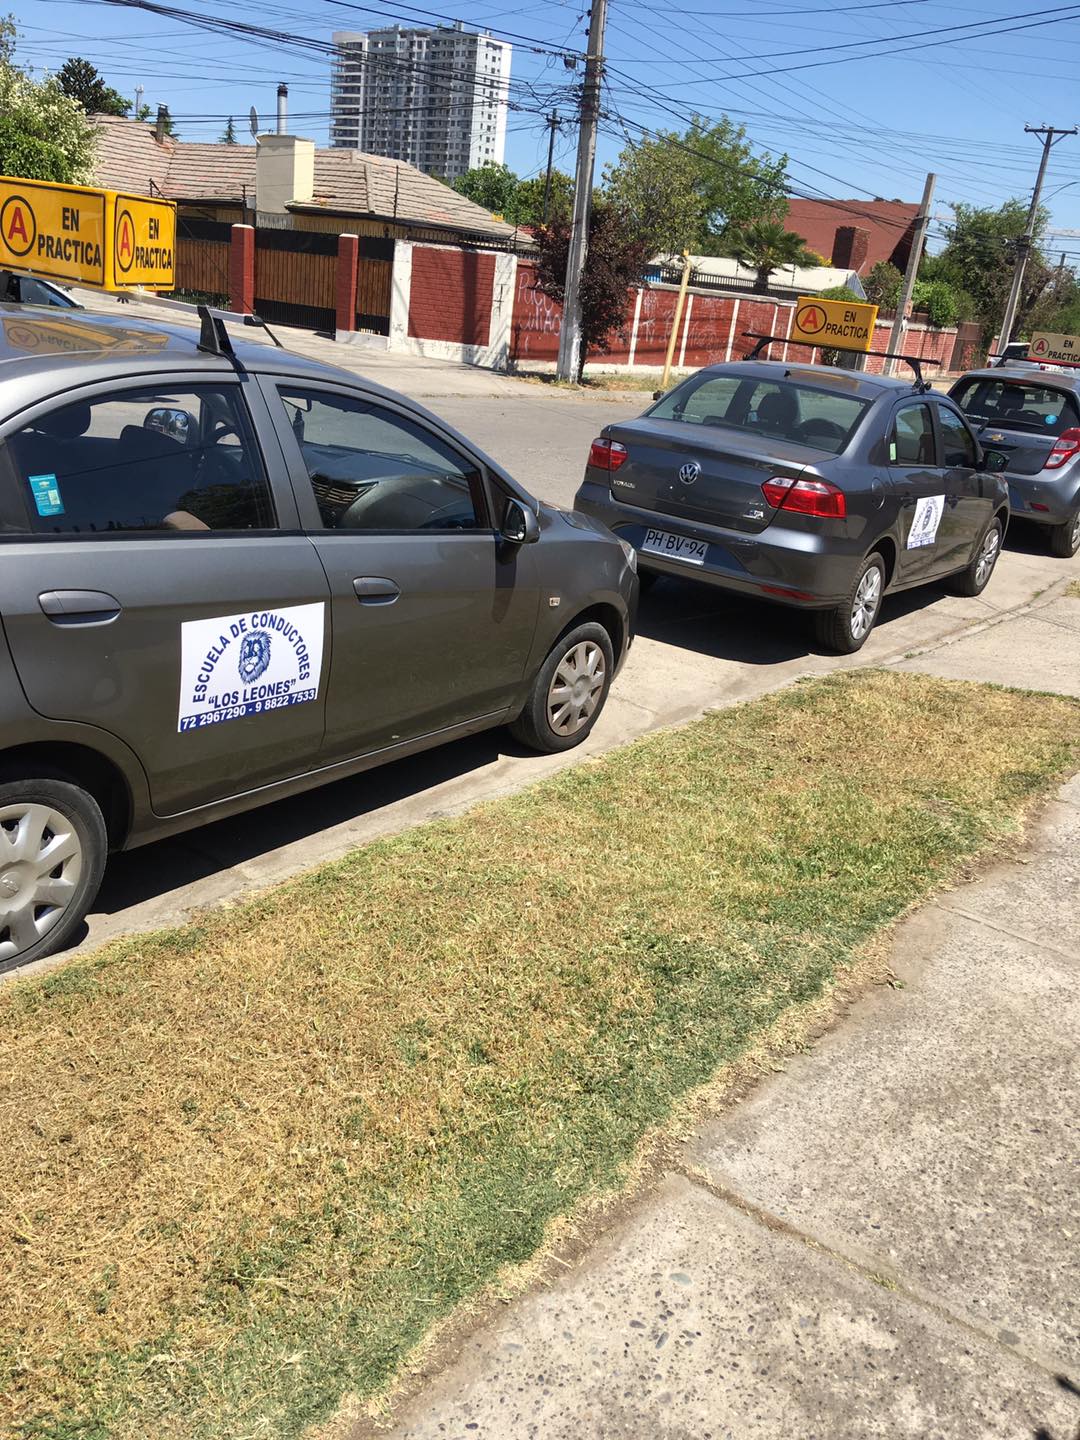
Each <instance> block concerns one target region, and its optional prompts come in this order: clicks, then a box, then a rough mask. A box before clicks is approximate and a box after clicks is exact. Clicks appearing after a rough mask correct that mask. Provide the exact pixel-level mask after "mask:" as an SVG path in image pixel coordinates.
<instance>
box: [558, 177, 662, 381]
mask: <svg viewBox="0 0 1080 1440" xmlns="http://www.w3.org/2000/svg"><path fill="white" fill-rule="evenodd" d="M537 246H538V250H539V254H538V256H537V262H536V274H537V281H538V283H539V286H540V289H541V290H542V291H543V292H544V294H545V295H548V296H550V297H551V299H552V300H555V301H557V302H558V304H560V305H561V304H562V303H563V298H564V285H565V281H566V260H567V255H568V253H569V249H570V225H569V223H568V222H567V221H564V220H559V221H556V223H555V224H553V225H549V226H547V227H546V228H545V229H541V230H540V231H539V233H538V235H537ZM648 255H649V251H648V247H647V246H646V245H645V243H644V241H643V239H642V237H641V236H639V235H638V234H637V233H636V232H635V230H634V227H633V225H631V224H630V223H629V221H628V217H627V216H626V215H624V214H623V213H622V212H621V211H620V210H619V209H618V208H617V207H616V206H615V205H613V204H611V203H610V201H606V200H603V199H600V200H597V201H596V202H595V203H594V204H593V208H592V214H591V216H590V218H589V243H588V252H587V255H586V260H585V273H584V276H583V278H582V284H581V333H582V346H581V361H580V364H579V366H578V373H577V379H578V381H579V382H580V380H581V372H582V370H583V369H584V367H585V358H586V355H587V353H588V352H589V351H590V350H591V351H593V352H594V353H595V352H596V351H601V352H603V353H606V352H607V351H608V350H610V349H611V341H612V337H613V336H616V335H618V334H620V333H621V332H622V331H623V329H624V327H625V325H626V310H627V300H628V298H629V295H630V290H631V287H632V286H634V285H636V284H638V282H639V281H640V279H641V272H642V269H643V268H644V265H645V261H646V260H647V259H648Z"/></svg>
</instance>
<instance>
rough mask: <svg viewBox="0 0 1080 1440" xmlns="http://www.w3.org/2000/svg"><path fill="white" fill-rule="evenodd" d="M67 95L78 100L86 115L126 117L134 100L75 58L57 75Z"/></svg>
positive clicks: (63, 66) (64, 65)
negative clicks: (127, 97)
mask: <svg viewBox="0 0 1080 1440" xmlns="http://www.w3.org/2000/svg"><path fill="white" fill-rule="evenodd" d="M56 79H57V82H58V83H59V86H60V89H61V90H62V91H63V92H64V94H65V95H68V96H70V97H71V99H72V100H77V101H78V102H79V104H80V105H81V106H82V108H83V109H84V110H85V111H86V113H87V115H126V114H127V112H128V111H129V110H130V109H131V101H130V100H125V99H124V97H123V95H121V94H120V93H119V92H118V91H116V90H113V89H112V87H111V86H109V85H106V84H105V81H104V79H103V78H102V76H101V74H100V72H99V71H98V69H97V68H96V66H94V65H91V63H90V61H89V60H83V59H80V58H79V57H78V56H75V55H73V56H72V57H71V59H70V60H65V61H64V63H63V65H61V67H60V70H59V72H58V73H57V76H56Z"/></svg>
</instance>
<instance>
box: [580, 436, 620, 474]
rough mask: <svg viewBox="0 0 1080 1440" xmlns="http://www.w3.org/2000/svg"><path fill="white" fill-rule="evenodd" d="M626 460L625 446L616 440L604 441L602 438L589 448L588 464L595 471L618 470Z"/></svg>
mask: <svg viewBox="0 0 1080 1440" xmlns="http://www.w3.org/2000/svg"><path fill="white" fill-rule="evenodd" d="M625 459H626V446H625V445H620V444H619V442H618V440H605V439H604V438H603V437H602V436H601V438H600V439H599V440H594V441H593V442H592V445H591V446H590V447H589V464H590V465H594V466H595V467H596V469H597V470H618V468H619V466H620V465H621V464H622V463H623V461H624V460H625Z"/></svg>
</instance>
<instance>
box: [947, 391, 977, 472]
mask: <svg viewBox="0 0 1080 1440" xmlns="http://www.w3.org/2000/svg"><path fill="white" fill-rule="evenodd" d="M938 421H939V423H940V425H941V463H942V464H943V465H969V466H970V465H974V464H975V441H974V440H973V439H972V438H971V431H970V430H969V429H968V428H967V426H966V425H965V424H964V422H963V421H962V420H961V419H960V417H959V415H957V413H956V411H955V410H950V409H949V408H948V407H947V406H945V405H939V406H938Z"/></svg>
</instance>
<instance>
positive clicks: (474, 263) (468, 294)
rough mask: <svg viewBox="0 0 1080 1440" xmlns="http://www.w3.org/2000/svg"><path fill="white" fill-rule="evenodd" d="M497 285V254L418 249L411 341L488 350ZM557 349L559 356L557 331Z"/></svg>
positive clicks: (411, 298) (411, 302) (414, 262)
mask: <svg viewBox="0 0 1080 1440" xmlns="http://www.w3.org/2000/svg"><path fill="white" fill-rule="evenodd" d="M494 284H495V256H494V255H490V254H487V255H482V254H478V253H477V252H475V251H472V250H436V249H433V248H431V247H428V246H422V245H417V246H416V247H415V248H414V249H413V252H412V285H411V288H410V291H409V335H410V337H412V338H413V339H417V340H448V341H450V342H452V343H454V344H458V345H486V344H487V343H488V341H489V339H490V336H491V304H492V292H493V287H494ZM555 347H556V351H557V350H558V332H557V331H556V338H555Z"/></svg>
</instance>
